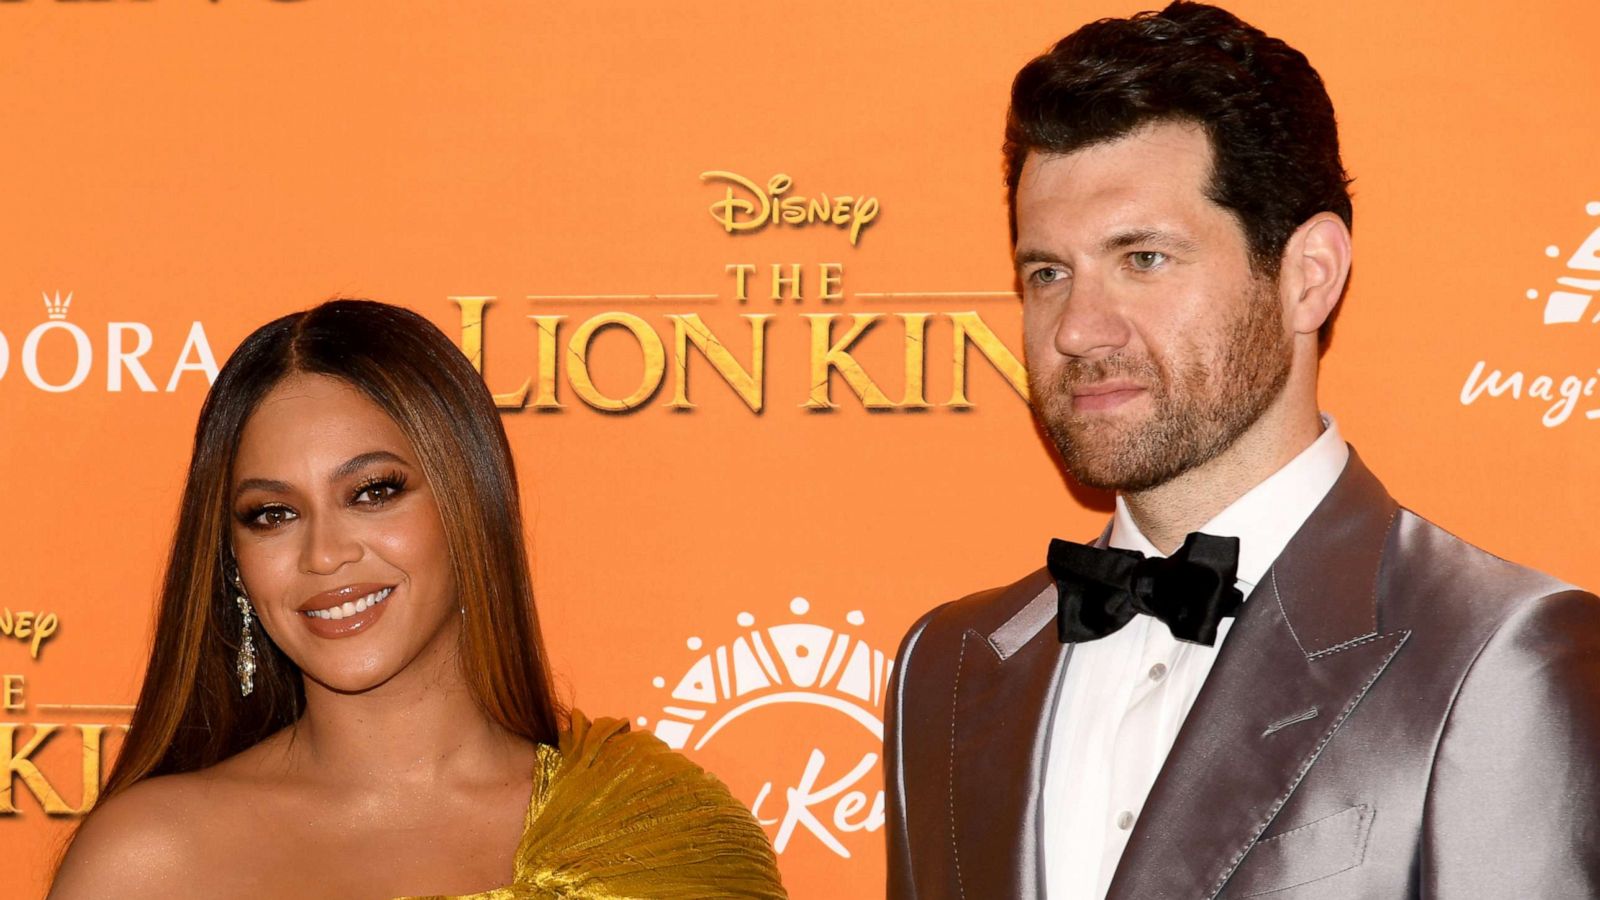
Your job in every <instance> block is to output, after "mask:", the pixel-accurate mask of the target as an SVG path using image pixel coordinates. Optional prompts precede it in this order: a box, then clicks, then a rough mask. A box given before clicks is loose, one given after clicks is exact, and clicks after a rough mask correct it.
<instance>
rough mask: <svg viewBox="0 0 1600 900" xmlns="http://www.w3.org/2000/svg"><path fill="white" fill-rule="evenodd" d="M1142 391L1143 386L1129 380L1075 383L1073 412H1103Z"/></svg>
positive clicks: (1125, 401)
mask: <svg viewBox="0 0 1600 900" xmlns="http://www.w3.org/2000/svg"><path fill="white" fill-rule="evenodd" d="M1142 393H1144V388H1143V387H1142V386H1140V385H1137V384H1134V383H1133V382H1131V381H1101V382H1097V383H1095V384H1084V385H1076V386H1074V387H1073V388H1072V409H1073V411H1074V412H1104V411H1105V410H1109V409H1115V408H1116V407H1118V406H1121V405H1122V404H1124V403H1127V402H1128V401H1130V400H1132V399H1134V398H1135V397H1137V396H1139V395H1140V394H1142Z"/></svg>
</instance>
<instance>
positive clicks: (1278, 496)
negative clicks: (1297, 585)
mask: <svg viewBox="0 0 1600 900" xmlns="http://www.w3.org/2000/svg"><path fill="white" fill-rule="evenodd" d="M1322 426H1323V428H1322V434H1321V435H1320V436H1319V437H1318V438H1317V439H1316V440H1315V441H1312V442H1311V446H1309V447H1307V448H1306V449H1304V450H1302V451H1300V454H1299V455H1298V456H1296V457H1295V458H1294V459H1291V460H1289V462H1288V463H1286V464H1284V466H1283V468H1281V469H1279V470H1278V471H1276V472H1274V473H1272V474H1271V475H1269V476H1268V477H1267V479H1266V480H1265V481H1262V482H1261V483H1260V484H1258V485H1256V486H1255V487H1253V488H1251V489H1250V490H1249V491H1247V492H1246V493H1245V494H1244V496H1242V497H1240V498H1239V499H1237V500H1235V501H1233V503H1231V504H1229V505H1228V507H1227V508H1226V509H1224V510H1223V511H1222V512H1219V513H1217V514H1216V515H1215V516H1213V517H1212V519H1211V521H1209V522H1207V523H1206V524H1204V525H1202V526H1201V527H1200V528H1199V529H1198V530H1200V531H1203V532H1205V533H1206V534H1213V535H1216V536H1218V537H1236V538H1238V539H1239V572H1238V580H1239V583H1240V584H1241V585H1243V586H1244V588H1245V593H1246V594H1247V595H1248V594H1249V590H1248V588H1253V587H1255V586H1256V584H1257V582H1259V581H1260V580H1261V579H1262V577H1263V576H1265V575H1266V573H1267V569H1268V568H1269V567H1270V566H1271V565H1272V563H1273V561H1274V560H1276V559H1277V558H1278V554H1280V553H1282V552H1283V548H1284V547H1286V546H1288V543H1289V539H1290V538H1292V537H1294V534H1295V532H1297V531H1299V530H1300V526H1301V525H1304V524H1305V522H1306V519H1308V518H1310V517H1311V513H1312V511H1313V510H1315V509H1316V508H1317V505H1318V504H1320V503H1321V502H1322V498H1323V497H1326V496H1327V494H1328V491H1330V490H1332V489H1333V483H1334V482H1335V481H1338V480H1339V475H1340V473H1342V472H1343V471H1344V466H1345V463H1346V462H1348V461H1349V460H1350V448H1349V447H1348V446H1347V445H1346V444H1345V442H1344V438H1343V437H1341V436H1340V435H1339V424H1338V423H1337V422H1335V421H1334V420H1333V417H1332V416H1330V415H1328V414H1327V413H1323V414H1322ZM1110 545H1111V546H1113V547H1117V548H1119V549H1123V550H1137V551H1139V552H1140V553H1143V554H1144V555H1145V556H1166V554H1165V553H1162V552H1161V551H1160V550H1157V549H1156V547H1155V545H1153V544H1151V543H1150V541H1149V540H1148V539H1147V538H1145V536H1144V534H1143V533H1141V532H1140V531H1139V526H1138V525H1136V524H1134V521H1133V516H1132V515H1131V514H1129V512H1128V506H1127V504H1126V503H1125V502H1123V499H1122V495H1121V494H1118V495H1117V509H1116V512H1115V513H1114V514H1113V515H1112V519H1111V538H1110Z"/></svg>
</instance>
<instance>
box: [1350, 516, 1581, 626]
mask: <svg viewBox="0 0 1600 900" xmlns="http://www.w3.org/2000/svg"><path fill="white" fill-rule="evenodd" d="M1381 582H1382V584H1383V586H1384V587H1385V588H1386V589H1387V590H1386V593H1387V594H1390V595H1392V596H1393V598H1394V599H1395V600H1396V602H1399V603H1401V604H1404V605H1407V606H1418V607H1420V608H1423V609H1428V610H1433V611H1437V610H1438V609H1439V603H1440V602H1445V603H1447V604H1448V608H1449V609H1450V610H1452V611H1453V612H1455V613H1457V614H1458V615H1460V616H1462V617H1466V618H1470V619H1475V620H1480V621H1482V622H1484V623H1498V622H1499V621H1502V620H1504V619H1505V618H1507V617H1509V616H1510V615H1512V614H1513V613H1514V612H1516V611H1517V609H1518V608H1519V607H1521V606H1522V605H1524V604H1526V603H1528V602H1531V601H1534V600H1538V599H1540V598H1545V597H1552V596H1557V595H1566V594H1579V595H1582V594H1586V593H1587V592H1585V591H1583V590H1581V589H1580V588H1578V587H1576V586H1574V585H1572V584H1568V583H1567V582H1564V581H1562V580H1560V579H1559V578H1555V577H1553V576H1551V575H1547V574H1545V573H1544V572H1540V571H1538V570H1536V569H1532V568H1529V567H1528V566H1524V565H1521V564H1518V563H1515V562H1512V561H1510V560H1507V559H1505V558H1503V557H1500V556H1497V555H1495V554H1494V553H1491V552H1489V551H1488V550H1485V549H1483V548H1481V547H1478V546H1476V545H1474V544H1472V543H1469V542H1468V541H1466V540H1465V539H1463V538H1461V537H1459V536H1457V535H1455V534H1453V533H1452V532H1450V531H1448V530H1446V529H1445V528H1443V527H1441V526H1439V525H1437V524H1435V523H1433V522H1432V521H1430V520H1428V519H1426V518H1424V517H1423V516H1421V515H1418V514H1417V513H1415V512H1413V511H1411V510H1410V509H1406V508H1403V507H1402V508H1401V510H1400V512H1399V514H1398V516H1397V517H1396V521H1395V525H1394V529H1393V532H1392V534H1391V535H1390V542H1389V548H1388V551H1387V552H1386V553H1385V554H1384V558H1383V566H1382V573H1381ZM1419 611H1420V609H1419Z"/></svg>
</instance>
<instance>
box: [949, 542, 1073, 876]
mask: <svg viewBox="0 0 1600 900" xmlns="http://www.w3.org/2000/svg"><path fill="white" fill-rule="evenodd" d="M1020 587H1021V588H1022V593H1023V594H1024V595H1025V596H1027V597H1028V598H1029V599H1028V602H1027V603H1026V605H1024V606H1023V607H1022V608H1021V609H1020V610H1019V611H1018V612H1017V613H1016V614H1015V615H1013V616H1012V617H1011V619H1009V620H1008V621H1007V622H1006V623H1005V624H1004V625H1002V626H1001V627H1000V628H999V629H998V630H997V631H995V632H993V633H991V634H987V635H985V634H982V633H980V632H978V631H975V630H972V629H968V630H967V631H966V633H965V634H964V635H963V636H962V641H961V649H960V650H959V651H958V658H957V660H956V679H955V689H954V709H953V710H952V713H953V714H952V716H951V722H950V772H949V777H950V781H949V785H950V837H951V852H952V853H954V854H955V859H954V863H955V865H954V870H955V873H956V877H957V878H958V879H959V880H960V882H961V892H962V893H964V894H965V895H966V896H968V897H980V896H981V897H1034V896H1039V895H1040V893H1041V883H1040V880H1039V846H1038V823H1039V796H1040V793H1041V792H1042V790H1043V787H1044V760H1045V752H1046V746H1047V742H1048V739H1049V734H1050V718H1051V713H1052V712H1053V710H1054V709H1055V699H1056V691H1057V688H1058V686H1059V685H1060V683H1061V673H1062V670H1063V668H1064V667H1065V665H1066V662H1067V657H1068V655H1069V648H1068V647H1066V646H1065V645H1063V644H1062V643H1061V642H1060V641H1058V640H1056V636H1055V628H1054V623H1055V609H1056V603H1055V587H1054V585H1053V584H1052V582H1051V580H1050V578H1049V575H1048V573H1046V572H1043V571H1041V572H1038V573H1035V575H1034V576H1032V577H1030V578H1028V579H1026V580H1025V581H1024V582H1023V584H1022V585H1021V586H1020ZM1047 626H1048V627H1047Z"/></svg>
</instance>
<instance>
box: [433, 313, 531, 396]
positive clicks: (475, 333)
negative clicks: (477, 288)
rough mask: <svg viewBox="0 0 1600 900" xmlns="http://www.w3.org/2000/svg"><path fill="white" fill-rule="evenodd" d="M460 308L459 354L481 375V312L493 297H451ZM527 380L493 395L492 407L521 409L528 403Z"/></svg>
mask: <svg viewBox="0 0 1600 900" xmlns="http://www.w3.org/2000/svg"><path fill="white" fill-rule="evenodd" d="M450 299H451V300H452V301H454V302H455V304H456V305H457V306H459V307H461V352H462V353H464V354H466V357H467V359H468V360H470V361H471V362H472V368H473V369H476V370H477V372H478V374H479V375H482V374H483V310H484V307H486V306H488V305H489V304H490V303H492V302H494V299H495V298H493V297H451V298H450ZM528 386H529V381H528V379H523V381H522V387H520V388H517V389H516V390H514V391H510V392H508V393H504V394H495V395H494V405H495V406H497V407H499V408H500V409H521V408H522V407H523V406H524V405H525V404H526V403H527V402H528Z"/></svg>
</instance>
